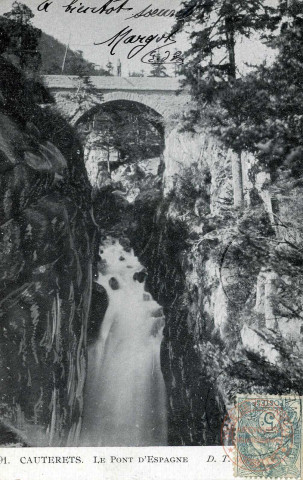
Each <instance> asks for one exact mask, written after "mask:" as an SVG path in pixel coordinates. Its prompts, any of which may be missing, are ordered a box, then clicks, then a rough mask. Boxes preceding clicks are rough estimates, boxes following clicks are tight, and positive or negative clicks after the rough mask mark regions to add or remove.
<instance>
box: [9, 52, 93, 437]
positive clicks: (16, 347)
mask: <svg viewBox="0 0 303 480" xmlns="http://www.w3.org/2000/svg"><path fill="white" fill-rule="evenodd" d="M0 72H1V73H0V75H1V77H0V88H1V92H0V103H1V105H0V168H1V186H0V209H1V227H0V231H1V238H0V249H1V260H0V270H1V279H2V280H1V293H0V299H1V312H0V315H1V322H0V323H1V327H0V328H1V335H0V338H1V340H0V341H1V349H0V352H1V353H0V379H1V392H0V414H1V422H2V423H1V425H2V426H1V428H2V429H3V430H4V431H5V432H7V435H2V436H1V441H2V442H3V443H4V444H5V443H6V444H10V443H14V442H15V443H16V441H19V442H21V443H23V444H26V445H32V446H38V445H39V446H47V445H50V446H66V445H74V444H75V443H76V442H77V437H78V434H79V431H80V428H81V411H82V405H83V385H84V380H85V372H86V335H87V321H88V311H89V306H90V301H91V285H92V275H93V271H92V259H93V254H94V253H95V251H94V250H95V246H96V228H95V224H94V221H93V218H92V216H91V200H90V198H91V188H90V185H89V182H88V180H87V175H86V171H85V167H84V163H83V158H82V149H81V146H80V144H79V142H78V140H77V137H76V135H75V132H74V131H73V130H72V128H71V127H70V126H68V124H67V123H66V121H65V120H63V119H62V118H61V117H60V116H59V115H58V114H56V113H55V112H51V111H50V109H49V108H48V107H44V108H41V107H39V104H46V103H49V102H51V98H50V97H49V94H48V93H47V92H46V91H45V90H44V88H43V87H41V86H39V84H37V83H35V82H34V81H28V80H26V79H24V78H23V76H22V75H21V74H20V72H18V71H17V70H16V69H14V68H13V67H12V66H11V65H9V64H7V63H5V62H4V60H1V65H0ZM12 432H13V433H12ZM16 438H18V439H19V440H16Z"/></svg>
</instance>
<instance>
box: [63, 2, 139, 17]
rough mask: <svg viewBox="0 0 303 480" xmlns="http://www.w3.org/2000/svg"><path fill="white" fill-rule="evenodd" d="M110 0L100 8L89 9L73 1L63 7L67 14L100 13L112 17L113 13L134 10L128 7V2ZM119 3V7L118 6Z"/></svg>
mask: <svg viewBox="0 0 303 480" xmlns="http://www.w3.org/2000/svg"><path fill="white" fill-rule="evenodd" d="M121 1H122V0H108V1H107V2H106V3H105V4H104V5H101V6H100V7H87V6H85V5H84V4H83V3H82V2H79V3H78V0H71V2H70V3H69V4H68V5H63V8H65V12H66V13H98V14H99V15H100V14H102V13H105V14H106V15H110V14H111V13H121V12H125V11H129V10H133V8H132V7H127V8H126V5H127V4H128V0H124V2H123V3H121ZM117 2H118V3H119V5H117ZM114 4H116V5H114Z"/></svg>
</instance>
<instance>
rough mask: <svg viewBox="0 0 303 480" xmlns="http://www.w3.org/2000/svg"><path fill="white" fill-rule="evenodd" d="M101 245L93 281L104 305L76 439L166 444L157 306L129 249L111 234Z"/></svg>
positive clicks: (90, 443)
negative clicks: (105, 297)
mask: <svg viewBox="0 0 303 480" xmlns="http://www.w3.org/2000/svg"><path fill="white" fill-rule="evenodd" d="M102 248H103V251H102V262H103V268H102V272H100V274H99V278H98V283H100V284H101V285H103V286H104V287H105V289H106V291H107V293H108V297H109V306H108V309H107V312H106V314H105V317H104V320H103V323H102V325H101V329H100V333H99V338H98V340H97V341H96V342H95V344H93V345H92V346H91V347H90V348H89V352H88V375H87V381H86V387H85V397H84V416H83V427H82V437H81V445H82V446H108V447H110V446H134V447H135V446H158V445H166V444H167V422H166V395H165V385H164V381H163V377H162V372H161V368H160V344H161V340H162V330H163V326H164V318H163V312H162V309H161V307H160V306H159V305H158V304H157V303H156V302H155V301H154V300H153V299H152V298H151V296H150V294H148V293H146V292H145V290H144V281H143V282H142V283H140V282H139V281H137V280H135V279H134V274H135V273H136V272H140V271H142V268H143V267H142V265H141V264H140V263H139V261H138V259H137V258H136V257H135V255H134V253H133V251H130V252H126V251H125V250H124V249H123V247H122V246H121V245H120V244H119V242H118V241H116V240H114V239H110V240H107V241H106V243H105V244H104V245H103V247H102ZM137 276H138V273H137ZM140 276H141V277H142V274H140V275H139V278H138V277H137V278H138V279H139V280H141V281H142V280H143V278H140ZM135 278H136V275H135Z"/></svg>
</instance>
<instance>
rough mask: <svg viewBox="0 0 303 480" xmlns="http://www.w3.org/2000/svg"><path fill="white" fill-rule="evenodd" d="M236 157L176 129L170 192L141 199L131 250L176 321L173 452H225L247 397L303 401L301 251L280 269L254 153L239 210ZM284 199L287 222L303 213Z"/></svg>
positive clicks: (169, 350) (172, 339)
mask: <svg viewBox="0 0 303 480" xmlns="http://www.w3.org/2000/svg"><path fill="white" fill-rule="evenodd" d="M233 155H234V154H233V152H232V151H228V152H227V151H225V150H224V149H223V148H222V147H221V146H220V144H219V143H218V142H217V141H216V140H214V139H213V138H211V137H209V136H207V135H206V134H203V132H201V133H200V134H199V135H192V134H189V133H184V134H182V133H180V132H178V133H177V134H176V132H172V134H171V136H169V137H168V138H167V143H166V151H165V171H164V195H163V196H162V198H159V196H158V195H155V196H152V194H151V193H150V192H149V193H148V192H144V193H142V194H141V195H139V196H138V197H137V199H136V201H135V215H134V216H135V219H136V222H137V229H136V230H135V231H134V233H133V236H132V242H133V245H134V247H135V253H136V254H137V255H138V256H139V258H140V261H141V263H143V264H144V266H145V267H146V268H147V271H148V277H147V288H148V291H150V292H151V294H152V295H153V297H154V298H155V299H156V300H157V301H158V302H159V303H160V305H162V306H163V309H164V314H165V319H166V323H165V328H164V342H163V345H162V359H161V360H162V369H163V372H164V375H165V381H166V386H167V390H168V419H169V443H170V444H171V445H213V444H220V431H221V426H222V422H223V417H224V415H225V413H226V411H228V409H229V408H231V407H232V406H233V405H234V402H235V397H236V394H237V393H259V394H264V393H266V394H267V393H268V394H279V393H285V392H295V393H297V394H298V393H299V394H302V384H301V383H300V378H301V373H300V372H302V367H303V366H302V360H301V359H300V358H301V354H302V335H300V332H299V330H300V326H299V325H300V322H301V320H300V318H298V317H297V318H296V315H295V312H294V311H292V314H291V315H289V314H287V307H286V303H287V301H289V299H290V298H291V297H290V292H289V290H290V289H291V288H292V290H293V291H294V288H295V284H294V283H293V282H294V280H291V279H290V275H288V276H287V269H288V263H287V261H288V262H290V263H289V264H291V258H292V257H291V256H292V255H294V253H293V252H290V255H289V258H288V257H287V254H289V251H288V250H286V251H283V253H282V250H281V249H280V250H279V252H278V253H279V255H278V259H279V262H277V265H275V264H274V262H271V261H270V259H271V258H272V257H274V256H275V249H274V248H271V250H269V249H268V244H270V243H271V242H272V241H273V239H274V240H275V239H276V236H275V233H274V232H273V224H272V218H274V217H273V202H272V198H271V195H270V192H269V191H268V190H266V188H265V186H264V185H265V183H264V182H261V181H260V174H259V175H258V176H257V181H256V182H255V184H253V183H251V180H250V175H249V170H250V168H251V167H252V166H253V164H254V161H253V159H252V158H250V156H249V155H244V154H243V155H242V175H243V179H242V181H243V186H244V200H245V205H244V207H243V210H241V211H238V210H237V209H235V207H234V205H233V181H232V168H233ZM264 177H265V178H264V180H266V175H264ZM300 194H301V195H302V192H301V193H300ZM291 199H293V202H291ZM280 202H281V205H280V215H281V217H280V218H283V223H284V224H286V223H287V219H289V218H292V217H293V216H294V215H301V213H302V212H299V211H298V209H296V204H295V196H294V195H292V194H289V195H288V196H287V198H286V199H281V200H280ZM292 212H296V213H292ZM282 215H283V216H282ZM300 218H301V217H300ZM151 219H153V221H151ZM294 222H295V220H294V221H293V225H294ZM293 225H290V227H291V228H289V229H288V230H287V232H288V235H289V239H290V236H291V238H292V241H294V238H295V235H294V233H293V230H294V227H293ZM276 230H277V229H276ZM278 233H279V232H278ZM295 233H296V237H298V236H299V233H298V232H295ZM291 234H292V235H291ZM284 236H285V233H284ZM278 238H279V237H278ZM289 242H290V240H289ZM277 243H278V242H277ZM273 244H275V242H274V241H273ZM294 251H295V250H294ZM291 265H293V266H294V268H295V266H296V263H295V262H294V263H293V264H291ZM275 268H276V270H277V271H278V269H279V268H280V272H279V273H277V271H274V269H275ZM283 271H285V274H284V275H282V274H283ZM294 272H296V271H295V270H294ZM293 275H294V274H293ZM294 278H295V277H294ZM295 281H300V280H299V276H298V277H297V279H296V278H295ZM281 292H282V293H283V295H282V297H280V299H281V302H280V299H279V293H281ZM286 300H287V301H286ZM295 300H296V302H295V303H296V305H298V308H299V304H301V303H300V302H301V300H298V295H296V299H295ZM280 303H281V304H283V303H284V305H282V306H281V305H280ZM290 306H291V305H290ZM289 311H290V310H288V312H289ZM298 311H300V309H299V310H298Z"/></svg>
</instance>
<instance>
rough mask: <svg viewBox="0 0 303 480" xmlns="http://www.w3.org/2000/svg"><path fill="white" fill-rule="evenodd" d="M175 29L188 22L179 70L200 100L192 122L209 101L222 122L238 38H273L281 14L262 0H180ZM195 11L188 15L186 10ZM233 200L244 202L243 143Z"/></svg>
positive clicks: (233, 74)
mask: <svg viewBox="0 0 303 480" xmlns="http://www.w3.org/2000/svg"><path fill="white" fill-rule="evenodd" d="M182 5H183V9H181V11H180V13H179V14H178V19H177V23H176V25H175V27H174V31H176V32H180V31H182V30H184V29H185V28H188V27H190V28H191V30H192V33H191V34H190V41H191V47H190V49H189V50H188V51H187V52H185V55H184V57H185V63H184V66H183V67H181V73H182V74H183V75H184V76H185V80H184V81H183V84H184V85H189V86H190V90H191V94H192V96H193V98H194V99H195V100H196V103H197V110H196V111H195V112H192V117H191V119H190V120H191V122H190V123H191V125H192V124H194V123H195V122H197V121H199V119H200V118H201V113H202V111H203V115H204V116H205V107H206V105H211V106H212V108H211V109H210V111H211V121H212V122H214V125H215V126H216V127H218V128H220V127H221V123H222V119H221V118H220V114H221V113H222V112H221V98H222V97H223V98H224V95H226V94H227V93H226V92H229V91H230V89H231V88H234V85H235V83H236V81H237V62H236V42H237V41H238V40H240V39H241V38H243V37H246V38H249V37H250V36H251V35H253V34H255V33H256V32H258V31H261V32H262V35H261V36H262V37H265V36H266V38H267V39H268V38H270V32H271V31H272V30H273V29H274V28H275V27H276V25H277V23H278V21H279V18H280V17H279V15H278V12H277V11H276V9H274V8H271V7H268V6H267V5H266V2H265V1H264V0H251V1H247V0H198V1H197V0H190V1H189V2H188V1H184V2H183V3H182ZM189 10H190V11H191V12H192V13H191V14H190V15H188V11H189ZM233 185H234V205H235V207H242V206H243V203H244V195H243V178H242V164H241V157H240V149H235V156H234V159H233Z"/></svg>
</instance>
